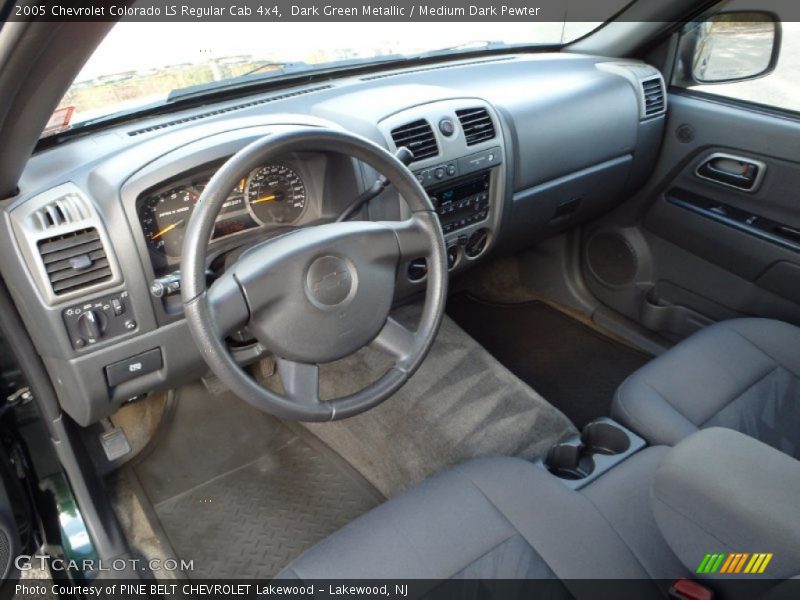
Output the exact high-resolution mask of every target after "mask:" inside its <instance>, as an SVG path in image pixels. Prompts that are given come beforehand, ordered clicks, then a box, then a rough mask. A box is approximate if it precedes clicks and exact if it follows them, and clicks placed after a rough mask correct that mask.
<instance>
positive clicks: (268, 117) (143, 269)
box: [0, 54, 666, 425]
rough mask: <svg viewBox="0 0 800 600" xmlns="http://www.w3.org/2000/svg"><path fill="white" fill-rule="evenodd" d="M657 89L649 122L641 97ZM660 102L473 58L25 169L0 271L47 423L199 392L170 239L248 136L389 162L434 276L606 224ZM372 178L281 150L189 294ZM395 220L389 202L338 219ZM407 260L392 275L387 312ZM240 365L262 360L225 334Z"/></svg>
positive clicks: (580, 78)
mask: <svg viewBox="0 0 800 600" xmlns="http://www.w3.org/2000/svg"><path fill="white" fill-rule="evenodd" d="M648 82H649V86H650V87H649V89H650V90H652V89H653V88H652V84H653V82H656V83H657V86H658V90H659V91H660V96H661V101H662V104H661V105H660V106H659V107H656V108H657V110H653V108H654V105H653V104H651V103H650V102H651V100H650V96H648V95H647V94H645V91H644V90H645V89H646V88H645V84H647V83H648ZM665 111H666V90H665V88H664V84H663V80H662V79H661V75H660V74H659V73H658V71H656V70H655V69H653V68H652V67H649V66H647V65H644V64H641V63H630V62H619V61H608V60H606V59H601V58H599V57H587V56H579V55H575V56H566V55H563V54H541V55H508V56H492V57H487V58H484V59H476V60H461V61H454V62H449V63H442V64H441V65H436V66H433V67H423V68H418V69H405V70H399V71H388V72H379V73H376V74H372V75H367V76H360V77H344V78H342V79H341V80H330V81H328V82H325V83H324V84H314V85H307V86H304V87H303V86H301V87H299V88H295V89H292V90H289V91H286V90H283V91H281V90H279V91H272V92H264V93H262V94H260V95H257V96H255V97H252V98H247V99H238V100H227V101H225V102H221V103H219V104H218V105H215V106H202V107H198V108H194V109H189V110H184V111H182V112H180V113H177V114H171V115H166V116H164V115H162V116H157V117H148V118H145V119H140V120H138V121H134V122H129V123H125V124H122V125H117V126H114V127H112V128H109V129H108V130H104V131H100V132H96V133H92V134H89V135H85V136H81V137H77V138H75V139H74V140H71V141H68V142H66V143H63V144H60V145H57V146H55V147H52V148H49V149H47V150H43V151H41V152H39V153H37V154H36V155H35V156H34V157H33V158H32V159H31V161H30V162H29V164H28V167H27V169H26V171H25V173H24V175H23V179H22V181H21V184H20V192H19V194H18V195H17V196H16V197H14V198H12V199H10V200H8V201H5V202H4V203H3V205H2V209H3V213H4V220H3V227H4V229H5V232H4V233H5V235H3V236H2V240H1V241H0V243H2V246H3V247H2V252H0V261H2V263H3V272H4V274H6V281H7V284H8V285H9V289H10V290H11V293H12V296H13V298H14V300H15V302H16V304H17V306H18V308H19V310H20V314H21V315H22V318H23V320H24V321H25V325H26V327H27V328H28V330H29V331H30V332H31V335H32V338H33V340H34V343H35V344H36V346H37V349H38V350H39V352H40V354H41V355H42V358H43V359H44V362H45V365H46V366H47V368H48V369H49V371H50V372H51V375H52V376H53V379H54V381H57V382H59V389H58V392H59V400H60V402H61V404H62V406H63V408H64V409H65V410H66V411H67V412H68V414H70V416H71V417H72V418H73V419H75V420H76V421H77V422H78V423H80V424H82V425H87V424H90V423H93V422H96V421H98V420H99V419H101V418H104V417H106V416H108V415H110V414H112V413H113V412H114V411H115V410H116V409H117V408H118V407H119V406H120V405H121V404H123V403H125V402H128V401H131V400H132V399H136V398H138V397H140V396H141V395H143V394H147V393H150V392H152V391H155V390H163V389H169V388H172V387H175V386H177V385H180V384H181V383H184V382H187V381H191V380H192V379H196V378H198V377H201V376H203V375H204V374H205V373H206V371H207V369H206V367H205V363H204V361H203V359H202V357H201V356H200V353H199V350H196V349H195V346H194V344H193V342H192V339H191V336H190V334H189V331H188V328H187V326H186V323H185V320H184V318H183V310H182V306H181V300H180V259H181V254H182V246H183V235H184V232H185V228H186V225H187V223H188V221H189V219H190V218H191V214H192V212H193V210H194V209H195V207H196V205H197V203H198V202H200V201H201V196H202V193H203V190H204V188H205V186H206V185H208V182H209V181H210V179H211V178H212V177H213V176H214V173H215V172H216V171H217V170H218V169H219V168H220V167H221V165H223V164H224V163H225V161H226V160H227V159H228V158H230V157H231V156H232V155H233V154H235V153H236V152H238V151H239V150H241V149H242V148H244V147H245V146H247V145H248V144H250V143H251V142H253V141H255V140H258V139H260V138H262V137H263V136H266V135H272V134H275V133H278V132H281V131H287V130H291V129H294V128H297V127H303V128H318V127H327V128H333V129H338V130H344V131H350V132H352V133H355V134H358V135H361V136H363V137H366V138H367V139H370V140H371V141H373V142H375V143H376V144H378V145H380V146H383V147H384V148H386V149H387V150H388V151H391V152H394V151H396V150H397V149H398V148H399V147H401V146H405V147H407V148H410V149H411V150H412V152H413V153H414V160H413V162H412V163H411V165H410V167H409V168H410V169H411V171H412V172H413V173H414V175H415V176H416V177H417V179H418V180H419V182H420V183H421V185H422V186H423V187H424V189H425V190H426V192H427V193H428V195H429V197H430V198H431V201H432V203H433V205H434V207H435V209H436V211H437V213H438V216H439V220H440V223H441V226H442V232H443V235H444V238H445V242H446V247H447V258H448V267H449V268H450V271H451V273H452V274H453V275H455V274H457V273H459V272H461V271H464V270H466V269H468V268H469V267H470V266H471V265H473V264H476V263H477V262H480V261H481V260H483V259H484V258H485V257H486V256H488V255H489V254H490V253H492V252H493V251H496V250H500V249H506V250H514V249H516V248H521V247H525V246H529V245H531V244H533V243H535V242H536V241H538V240H541V239H543V238H545V237H548V236H551V235H553V234H556V233H558V232H560V231H563V230H565V229H568V228H571V227H574V226H576V225H578V224H580V223H581V222H583V221H585V220H587V219H590V218H592V217H595V216H597V215H599V214H601V213H602V212H604V211H607V210H609V209H611V208H613V207H614V206H615V205H616V204H617V203H619V202H620V201H621V200H622V199H623V198H624V197H625V194H626V193H628V192H629V191H630V190H632V189H635V188H636V187H637V186H638V185H640V184H641V183H642V182H643V181H644V179H645V178H646V176H647V175H648V174H649V172H650V170H651V169H652V166H653V163H654V160H655V153H654V149H656V148H658V146H659V142H660V138H661V136H662V134H663V127H664V114H665ZM378 176H379V174H378V173H376V172H375V171H374V170H373V169H372V168H371V167H370V166H369V165H366V164H364V163H362V162H359V161H357V160H356V159H354V158H351V157H347V156H343V155H340V154H336V153H329V152H317V151H314V150H313V149H309V151H308V152H302V153H296V154H292V155H288V156H282V157H279V159H277V160H275V161H273V162H270V163H269V164H264V165H259V166H257V167H256V168H254V169H252V170H251V171H250V172H249V173H248V174H247V175H246V176H245V177H243V178H242V179H241V181H239V183H238V184H237V185H236V187H235V188H234V189H232V190H231V191H230V194H229V196H228V198H227V200H226V202H225V203H224V205H223V207H222V209H221V211H220V214H219V215H218V218H217V221H216V225H215V228H214V233H213V235H212V237H211V239H210V240H209V251H208V277H209V278H210V279H213V277H214V276H215V275H216V274H218V273H220V272H221V271H222V270H224V269H225V267H226V266H227V265H228V264H230V261H231V260H233V259H235V257H236V256H238V254H239V253H241V252H243V251H244V250H246V249H247V248H248V247H250V246H252V245H253V244H256V243H258V242H261V241H264V240H265V239H268V238H270V237H271V236H276V235H280V234H282V233H284V232H286V231H290V230H291V229H293V228H297V227H306V226H314V225H316V224H320V223H326V222H332V221H334V220H336V219H337V217H338V216H339V215H340V214H341V213H342V211H344V210H345V209H346V208H347V207H348V205H349V204H350V203H351V202H352V201H353V199H355V198H356V197H358V195H359V194H360V193H362V192H363V191H364V190H366V189H368V188H369V187H370V186H371V185H372V184H373V183H374V182H375V181H376V178H377V177H378ZM409 215H410V213H409V212H408V208H407V207H406V205H405V203H404V201H403V200H402V198H400V197H399V196H398V195H397V193H396V192H395V191H394V190H393V188H392V187H389V188H387V189H386V191H384V192H383V193H382V194H381V195H380V196H378V197H377V198H375V199H373V200H372V201H370V202H369V203H368V204H367V205H365V206H364V207H363V209H362V210H361V211H360V213H358V214H357V215H355V217H354V218H358V219H369V220H400V219H404V218H407V217H408V216H409ZM425 277H426V264H425V261H424V259H422V258H420V259H417V260H411V261H409V262H408V263H407V264H403V265H401V266H400V267H399V268H398V272H397V274H396V295H397V298H398V299H400V298H402V297H405V296H410V295H412V294H415V293H417V292H419V291H420V290H422V289H424V285H425ZM230 341H231V350H232V352H233V353H234V356H235V357H236V359H237V360H239V361H240V362H241V363H243V364H245V363H248V362H253V361H256V360H258V359H259V358H261V357H263V356H265V355H266V354H267V353H268V349H265V348H263V347H261V346H260V345H259V344H257V343H255V341H254V340H252V338H249V337H248V336H247V333H246V332H242V333H241V334H240V335H238V336H237V337H235V339H232V340H230Z"/></svg>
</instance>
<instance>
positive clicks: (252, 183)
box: [245, 165, 306, 225]
mask: <svg viewBox="0 0 800 600" xmlns="http://www.w3.org/2000/svg"><path fill="white" fill-rule="evenodd" d="M245 197H246V199H247V205H248V207H249V208H250V212H251V214H252V215H253V217H254V218H255V219H256V220H257V221H258V222H259V223H261V224H263V225H266V224H270V223H279V224H288V223H294V222H295V221H297V220H298V219H299V218H300V217H301V215H302V214H303V211H304V210H305V207H306V186H305V184H304V183H303V180H302V179H301V178H300V176H299V175H298V174H297V173H296V172H295V171H293V170H292V169H290V168H289V167H286V166H284V165H266V166H263V167H259V168H258V169H256V170H255V171H253V172H252V173H250V176H249V177H248V178H247V189H246V191H245Z"/></svg>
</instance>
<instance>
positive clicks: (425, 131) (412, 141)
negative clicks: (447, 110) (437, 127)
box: [392, 119, 439, 161]
mask: <svg viewBox="0 0 800 600" xmlns="http://www.w3.org/2000/svg"><path fill="white" fill-rule="evenodd" d="M392 140H394V144H395V146H397V147H398V148H401V147H402V146H405V147H406V148H408V149H409V150H411V152H413V153H414V160H415V161H416V160H422V159H423V158H430V157H431V156H436V155H437V154H439V145H438V144H437V143H436V137H435V136H434V135H433V128H432V127H431V124H430V123H428V122H427V121H426V120H425V119H419V120H417V121H413V122H411V123H408V124H407V125H403V126H402V127H396V128H394V129H392Z"/></svg>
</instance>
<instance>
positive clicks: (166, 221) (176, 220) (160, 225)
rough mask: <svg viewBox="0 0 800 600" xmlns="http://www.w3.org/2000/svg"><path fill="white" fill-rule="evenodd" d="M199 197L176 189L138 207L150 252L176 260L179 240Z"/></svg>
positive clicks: (189, 190)
mask: <svg viewBox="0 0 800 600" xmlns="http://www.w3.org/2000/svg"><path fill="white" fill-rule="evenodd" d="M198 199H199V194H198V193H197V192H196V191H195V190H194V189H192V188H191V187H180V188H175V189H172V190H169V191H168V192H164V193H161V194H158V195H155V196H150V197H149V198H146V199H145V200H144V201H143V202H142V204H141V205H140V206H139V220H140V221H141V224H142V231H143V232H144V235H145V240H146V241H147V246H148V248H150V249H151V250H153V251H155V252H157V253H159V254H166V255H167V256H180V255H181V246H182V245H183V236H184V234H185V231H186V226H187V225H188V224H189V218H190V217H191V216H192V211H193V210H194V206H195V204H196V203H197V200H198Z"/></svg>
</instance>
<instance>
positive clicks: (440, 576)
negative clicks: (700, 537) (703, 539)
mask: <svg viewBox="0 0 800 600" xmlns="http://www.w3.org/2000/svg"><path fill="white" fill-rule="evenodd" d="M665 452H666V449H665V448H648V449H645V450H644V451H641V452H639V453H638V454H637V455H634V456H633V457H632V458H630V459H628V460H626V461H625V462H623V463H622V464H621V465H619V466H618V467H616V468H615V469H613V470H612V471H611V472H610V473H608V474H607V475H606V476H604V477H601V478H599V479H598V480H596V481H595V482H594V483H592V484H590V485H588V486H586V487H585V488H584V489H582V490H580V491H573V490H571V489H569V488H567V487H566V486H565V485H563V484H562V483H561V482H560V481H559V480H558V479H557V478H556V477H554V476H553V475H551V474H549V473H548V472H546V471H545V470H544V469H542V468H540V467H539V466H536V465H534V464H532V463H530V462H527V461H525V460H522V459H517V458H506V457H497V458H484V459H477V460H473V461H470V462H468V463H465V464H463V465H461V466H458V467H456V468H453V469H450V470H447V471H445V472H443V473H441V474H439V475H437V476H435V477H432V478H430V479H427V480H425V481H424V482H423V483H421V484H419V485H417V486H415V487H413V488H411V489H410V490H408V491H406V492H405V493H403V494H401V495H399V496H397V497H395V498H393V499H392V500H390V501H388V502H386V503H385V504H383V505H381V506H379V507H378V508H376V509H374V510H372V511H370V512H369V513H367V514H366V515H363V516H362V517H360V518H358V519H356V520H355V521H353V522H352V523H350V524H348V525H347V526H346V527H344V528H343V529H341V530H339V531H338V532H336V533H335V534H334V535H332V536H331V537H329V538H327V539H326V540H324V541H322V542H321V543H320V544H318V545H317V546H315V547H314V548H312V549H310V550H308V551H307V552H305V553H304V554H303V555H301V556H300V557H299V558H298V559H296V560H295V561H293V562H292V564H291V565H289V566H288V567H287V568H286V569H285V570H284V571H283V572H282V573H281V575H279V578H282V579H287V578H291V579H301V580H321V579H363V578H369V579H427V580H437V581H441V580H447V579H556V578H558V579H567V580H581V579H583V580H585V579H610V578H617V579H628V580H639V581H640V582H642V585H646V586H652V585H655V584H652V583H651V582H650V580H651V579H654V578H662V579H669V580H672V579H675V578H677V577H683V576H686V570H685V568H684V567H683V566H682V565H681V563H680V562H679V561H678V560H677V558H675V556H674V554H672V552H671V550H670V549H669V547H668V546H667V544H666V542H665V541H664V540H663V538H662V537H661V535H660V533H659V531H658V526H657V524H656V522H655V519H654V517H653V516H652V511H651V510H650V506H649V489H650V486H651V483H652V481H653V477H654V473H655V471H656V467H657V465H658V464H659V463H660V461H661V459H662V458H663V456H664V453H665ZM623 495H624V498H625V501H624V502H621V501H620V499H621V497H622V496H623ZM565 585H566V586H567V587H569V585H570V583H569V582H565ZM650 591H655V588H650ZM570 593H571V594H574V590H570Z"/></svg>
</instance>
